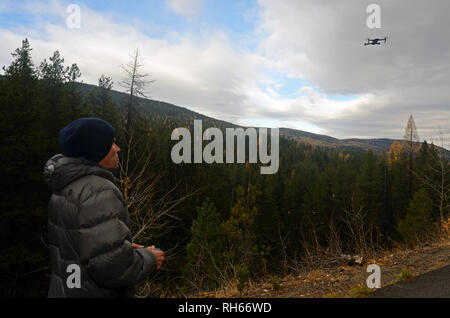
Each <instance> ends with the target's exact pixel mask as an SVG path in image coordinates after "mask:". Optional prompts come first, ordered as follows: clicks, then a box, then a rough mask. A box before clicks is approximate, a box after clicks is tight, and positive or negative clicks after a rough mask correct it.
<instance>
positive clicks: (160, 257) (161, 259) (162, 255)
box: [147, 245, 166, 270]
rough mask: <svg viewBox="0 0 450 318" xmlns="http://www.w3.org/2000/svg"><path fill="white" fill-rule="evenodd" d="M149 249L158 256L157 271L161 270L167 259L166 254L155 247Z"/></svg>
mask: <svg viewBox="0 0 450 318" xmlns="http://www.w3.org/2000/svg"><path fill="white" fill-rule="evenodd" d="M147 249H148V250H149V251H150V252H152V253H153V254H154V255H155V256H156V269H157V270H159V269H160V268H161V266H162V264H163V262H164V259H165V258H166V253H164V252H163V251H161V250H159V249H158V250H157V249H155V245H152V246H149V247H147Z"/></svg>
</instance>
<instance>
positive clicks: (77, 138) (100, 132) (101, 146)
mask: <svg viewBox="0 0 450 318" xmlns="http://www.w3.org/2000/svg"><path fill="white" fill-rule="evenodd" d="M115 132H116V130H115V129H114V127H112V126H111V125H110V124H109V123H108V122H106V121H104V120H102V119H99V118H80V119H77V120H75V121H73V122H71V123H70V124H69V125H67V126H66V127H64V128H63V129H61V130H60V131H59V134H58V141H59V146H60V147H61V150H62V152H63V154H64V155H66V156H68V157H83V158H85V159H87V160H89V161H92V162H95V163H98V162H100V161H101V160H102V159H103V158H105V157H106V155H107V154H108V153H109V151H110V150H111V146H112V144H113V142H114V134H115Z"/></svg>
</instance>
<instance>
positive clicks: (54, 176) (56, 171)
mask: <svg viewBox="0 0 450 318" xmlns="http://www.w3.org/2000/svg"><path fill="white" fill-rule="evenodd" d="M86 175H97V176H99V177H103V178H106V179H108V180H110V181H111V182H113V183H115V177H114V175H113V174H112V172H111V171H109V170H108V169H106V168H104V167H102V166H100V165H99V164H97V163H94V162H91V161H89V160H87V159H84V158H81V157H79V158H73V157H66V156H64V155H62V154H57V155H54V156H53V157H51V158H50V159H48V160H47V162H46V164H45V167H44V180H45V181H46V182H47V183H48V184H49V185H50V187H51V188H52V190H53V191H58V190H60V189H62V188H63V187H65V186H66V185H68V184H69V183H71V182H72V181H74V180H76V179H79V178H81V177H84V176H86Z"/></svg>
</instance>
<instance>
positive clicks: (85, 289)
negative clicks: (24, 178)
mask: <svg viewBox="0 0 450 318" xmlns="http://www.w3.org/2000/svg"><path fill="white" fill-rule="evenodd" d="M44 178H45V180H46V182H47V183H49V185H50V187H51V188H52V190H53V195H52V196H51V198H50V202H49V206H48V241H49V249H50V261H51V269H52V274H51V281H50V288H49V291H48V297H130V296H132V294H133V290H134V288H133V285H134V284H136V283H137V282H138V281H140V280H142V279H144V278H146V277H147V276H148V275H149V274H150V273H151V272H153V271H155V270H156V258H155V256H154V254H153V253H151V252H150V251H148V250H147V249H146V248H134V247H132V245H131V233H130V230H129V226H130V221H129V217H128V212H127V209H126V204H125V201H124V199H123V196H122V194H121V192H120V191H119V189H118V188H117V187H116V185H115V184H114V176H113V174H112V173H111V172H110V171H109V170H107V169H105V168H103V167H101V166H99V165H98V164H96V163H92V162H90V161H88V160H86V159H83V158H70V157H65V156H64V155H62V154H58V155H55V156H53V157H52V158H50V159H49V160H48V161H47V163H46V164H45V168H44ZM71 264H76V265H75V266H70V267H69V265H71ZM77 266H78V267H79V269H80V274H81V275H80V280H79V281H80V282H81V284H80V286H79V288H77V287H78V286H75V287H74V286H73V284H70V282H72V283H73V282H74V280H73V274H74V273H75V271H74V270H73V267H77ZM68 281H69V284H68V283H67V282H68ZM69 286H70V287H72V288H69Z"/></svg>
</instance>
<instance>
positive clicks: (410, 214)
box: [397, 189, 433, 246]
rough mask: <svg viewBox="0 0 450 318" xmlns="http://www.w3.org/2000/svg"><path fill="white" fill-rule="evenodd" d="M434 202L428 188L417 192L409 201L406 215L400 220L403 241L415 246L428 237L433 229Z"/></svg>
mask: <svg viewBox="0 0 450 318" xmlns="http://www.w3.org/2000/svg"><path fill="white" fill-rule="evenodd" d="M432 209H433V203H432V201H431V199H430V198H429V196H428V193H427V191H426V190H424V189H421V190H419V191H418V192H416V193H415V194H414V196H413V198H412V200H411V201H410V203H409V206H408V210H407V213H406V216H405V217H404V218H403V219H400V220H399V222H398V226H397V229H398V232H399V233H400V235H401V237H402V239H403V241H404V242H405V243H406V244H408V245H409V246H414V245H416V244H417V243H419V242H421V241H422V240H424V239H426V238H427V236H428V235H429V234H430V231H431V229H432V224H431V222H430V215H431V211H432Z"/></svg>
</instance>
